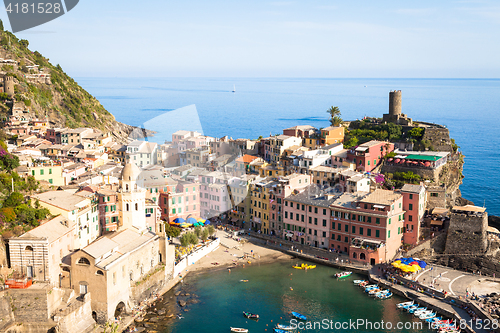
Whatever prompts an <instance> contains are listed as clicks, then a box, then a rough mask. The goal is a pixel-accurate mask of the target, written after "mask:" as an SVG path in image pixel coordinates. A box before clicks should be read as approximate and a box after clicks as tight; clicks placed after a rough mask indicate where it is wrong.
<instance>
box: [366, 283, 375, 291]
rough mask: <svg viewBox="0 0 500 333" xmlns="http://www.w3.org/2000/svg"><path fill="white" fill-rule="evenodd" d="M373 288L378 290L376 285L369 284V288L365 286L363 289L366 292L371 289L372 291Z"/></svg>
mask: <svg viewBox="0 0 500 333" xmlns="http://www.w3.org/2000/svg"><path fill="white" fill-rule="evenodd" d="M373 288H378V285H377V284H370V285H369V286H366V287H365V291H367V290H371V289H373Z"/></svg>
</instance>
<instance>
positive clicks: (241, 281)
mask: <svg viewBox="0 0 500 333" xmlns="http://www.w3.org/2000/svg"><path fill="white" fill-rule="evenodd" d="M240 282H248V280H240Z"/></svg>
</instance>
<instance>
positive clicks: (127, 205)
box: [125, 204, 130, 212]
mask: <svg viewBox="0 0 500 333" xmlns="http://www.w3.org/2000/svg"><path fill="white" fill-rule="evenodd" d="M125 208H126V209H127V212H128V211H129V210H130V207H129V204H126V205H125Z"/></svg>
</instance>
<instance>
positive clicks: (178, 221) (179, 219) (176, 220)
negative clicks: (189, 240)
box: [174, 217, 186, 223]
mask: <svg viewBox="0 0 500 333" xmlns="http://www.w3.org/2000/svg"><path fill="white" fill-rule="evenodd" d="M174 222H175V223H184V222H186V220H184V219H183V218H182V217H178V218H176V219H175V220H174Z"/></svg>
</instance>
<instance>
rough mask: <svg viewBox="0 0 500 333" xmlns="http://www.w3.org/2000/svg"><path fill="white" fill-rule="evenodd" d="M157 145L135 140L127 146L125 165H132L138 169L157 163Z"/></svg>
mask: <svg viewBox="0 0 500 333" xmlns="http://www.w3.org/2000/svg"><path fill="white" fill-rule="evenodd" d="M157 150H158V144H157V143H156V142H148V141H139V140H135V141H133V142H131V143H130V144H129V145H127V158H126V159H127V163H128V162H130V163H134V164H135V165H137V166H138V167H141V168H142V167H145V166H147V165H154V164H156V163H157V158H158V154H157Z"/></svg>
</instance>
